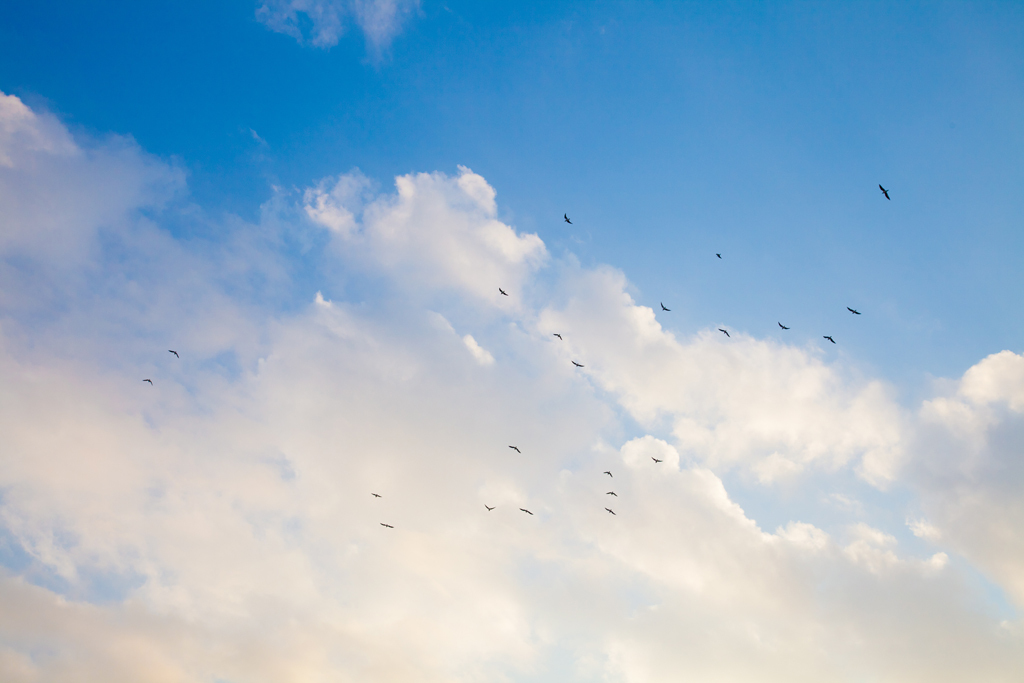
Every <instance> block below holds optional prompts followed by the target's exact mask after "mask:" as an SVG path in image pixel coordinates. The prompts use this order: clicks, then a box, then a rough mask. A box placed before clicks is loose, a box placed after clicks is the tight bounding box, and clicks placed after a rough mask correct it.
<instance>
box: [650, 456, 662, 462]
mask: <svg viewBox="0 0 1024 683" xmlns="http://www.w3.org/2000/svg"><path fill="white" fill-rule="evenodd" d="M651 460H653V461H654V462H662V461H661V460H658V459H657V458H655V457H654V456H653V455H652V456H651Z"/></svg>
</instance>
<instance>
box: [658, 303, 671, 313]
mask: <svg viewBox="0 0 1024 683" xmlns="http://www.w3.org/2000/svg"><path fill="white" fill-rule="evenodd" d="M658 303H659V304H661V302H660V301H659V302H658ZM661 310H663V311H671V310H672V309H671V308H665V304H661Z"/></svg>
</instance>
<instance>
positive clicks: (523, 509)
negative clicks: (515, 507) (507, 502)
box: [519, 508, 533, 515]
mask: <svg viewBox="0 0 1024 683" xmlns="http://www.w3.org/2000/svg"><path fill="white" fill-rule="evenodd" d="M519 509H520V510H521V511H523V512H525V513H526V514H528V515H532V514H533V513H532V512H530V511H529V510H527V509H526V508H519Z"/></svg>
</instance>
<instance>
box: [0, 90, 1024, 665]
mask: <svg viewBox="0 0 1024 683" xmlns="http://www.w3.org/2000/svg"><path fill="white" fill-rule="evenodd" d="M0 101H2V102H3V108H2V109H0V118H2V121H0V137H2V139H0V151H2V152H3V155H4V156H3V158H4V159H6V160H7V161H5V162H4V164H3V165H2V166H0V201H2V202H3V209H4V212H5V215H8V213H7V212H8V211H10V214H9V215H12V216H16V220H14V221H12V222H10V223H5V224H4V225H3V228H2V229H3V231H4V232H3V235H2V238H0V275H2V277H3V283H4V291H5V294H4V298H3V299H2V300H0V303H2V308H0V532H2V536H0V540H2V554H0V558H3V565H4V567H5V568H6V569H5V570H4V573H3V575H2V576H0V678H3V680H5V681H7V680H9V681H17V682H19V683H20V682H23V681H24V682H33V683H35V682H39V681H55V682H58V683H59V682H62V681H82V680H88V681H104V682H105V683H110V682H113V683H117V682H118V681H136V680H140V679H142V678H145V679H146V680H153V681H175V682H177V681H188V682H192V681H195V682H199V681H204V682H205V681H216V680H226V681H255V682H260V681H267V682H270V681H275V682H279V681H328V680H330V681H337V680H342V681H367V680H373V681H407V680H417V681H453V680H457V681H485V680H486V681H493V680H530V679H537V678H543V676H545V675H547V676H548V677H549V678H557V679H558V680H578V681H589V680H611V681H628V682H631V683H633V682H637V683H639V682H646V681H652V682H653V681H665V680H681V679H685V680H701V681H731V682H735V681H758V682H761V681H786V682H792V681H808V682H810V681H815V682H817V681H822V680H835V681H842V680H849V681H856V680H865V679H870V680H876V681H893V682H895V681H901V682H902V681H951V682H952V681H962V680H986V681H1014V680H1016V678H1017V677H1018V675H1019V664H1020V661H1021V659H1022V656H1024V630H1022V623H1021V621H1020V619H1019V618H1018V617H1014V618H1006V617H1005V616H1000V615H999V614H998V613H997V607H994V606H993V605H992V604H991V602H990V601H989V597H988V595H987V594H985V593H984V592H983V591H981V590H979V589H978V587H977V582H976V580H975V578H974V574H973V573H972V572H975V571H977V572H980V573H981V574H983V575H985V576H987V577H989V578H990V579H991V580H992V581H994V582H995V584H996V585H997V586H999V587H1001V588H1002V589H1003V590H1005V591H1006V594H1007V595H1008V596H1010V598H1011V599H1012V600H1014V601H1015V603H1016V605H1017V606H1018V607H1020V606H1022V605H1024V587H1022V585H1021V584H1020V582H1019V579H1020V577H1021V576H1024V549H1022V543H1021V537H1020V534H1019V529H1020V527H1021V523H1022V522H1024V514H1022V508H1021V504H1020V495H1019V492H1020V490H1021V484H1022V483H1024V482H1022V471H1021V469H1020V465H1019V457H1018V456H1019V451H1020V445H1021V443H1024V441H1022V438H1021V437H1022V436H1024V434H1022V431H1021V424H1022V423H1021V413H1022V411H1024V358H1022V357H1021V356H1019V355H1016V354H1013V353H1010V352H1003V353H1001V354H996V355H994V356H991V357H989V358H987V359H984V360H982V361H981V362H979V363H978V364H977V365H976V366H975V367H973V368H971V369H970V370H969V371H968V372H967V373H966V374H965V375H964V377H963V378H962V379H959V380H954V381H948V382H946V383H944V384H942V385H941V386H939V387H938V388H937V390H936V393H935V396H934V397H933V398H932V399H931V400H929V401H926V402H925V403H924V404H923V405H921V406H914V407H910V408H901V407H900V406H899V405H898V404H897V403H896V402H895V400H894V399H893V398H892V396H891V392H890V390H889V389H888V388H887V386H886V384H885V383H884V382H883V381H880V380H877V379H872V378H863V377H860V376H858V374H857V373H856V371H855V368H849V367H843V366H840V365H836V364H831V363H828V362H826V361H824V360H823V359H822V356H821V355H820V354H819V353H818V352H817V351H816V350H815V349H814V348H800V347H792V346H785V345H779V344H777V343H774V342H769V341H766V340H761V339H756V338H752V337H749V336H747V335H744V334H742V333H737V334H733V337H732V338H731V339H726V338H725V337H724V335H721V334H720V333H718V332H717V331H714V330H707V331H702V332H698V333H696V334H694V335H691V336H687V337H682V336H677V335H675V334H673V333H671V332H669V331H667V330H665V329H664V328H662V326H661V325H660V324H659V323H658V320H657V317H656V316H655V314H654V312H653V311H652V310H650V309H649V308H647V307H644V306H640V305H637V304H636V302H635V301H634V300H633V299H632V298H631V296H630V295H629V293H628V283H627V281H626V278H625V276H624V275H623V274H622V273H621V272H619V271H617V270H615V269H613V268H611V267H598V268H584V267H581V266H580V265H579V264H577V263H575V262H574V260H573V259H572V258H571V257H569V256H567V257H564V258H553V257H552V256H551V255H550V254H549V253H548V252H547V250H546V248H545V245H544V244H543V242H542V241H541V240H540V239H539V238H538V237H537V236H536V235H530V234H524V233H521V232H520V231H518V230H516V228H515V227H514V226H511V225H508V224H506V223H505V222H503V221H502V220H501V219H500V217H499V211H498V207H497V204H496V196H495V191H494V189H493V188H491V187H490V186H489V185H488V184H487V182H486V181H485V179H484V178H482V177H481V176H479V175H477V174H475V173H473V172H472V171H470V170H469V169H459V170H458V172H457V173H456V174H454V175H447V174H444V173H439V172H436V173H430V174H411V175H408V176H402V177H400V178H398V179H396V184H395V189H394V190H393V191H392V190H385V191H377V190H374V188H373V186H372V184H371V183H370V182H369V181H368V180H367V179H365V178H363V177H362V176H361V175H359V174H358V173H351V174H347V175H342V176H337V177H334V178H328V179H324V180H323V181H322V182H320V183H318V184H315V185H314V186H312V187H310V188H308V190H307V191H305V192H304V193H302V194H301V196H300V197H298V198H296V199H295V201H293V200H292V199H290V198H289V197H287V196H282V197H278V198H277V199H275V200H274V201H273V202H271V203H270V204H268V206H267V207H266V211H265V214H264V219H263V220H262V222H260V223H259V224H256V225H247V224H244V223H242V222H241V221H236V222H234V223H231V222H230V221H229V223H228V224H227V225H224V226H222V228H223V230H224V232H225V233H226V234H227V235H228V237H227V238H226V241H225V242H224V243H218V244H210V243H203V242H201V241H198V240H194V241H185V240H180V239H175V238H174V237H173V236H172V235H171V234H170V233H168V232H167V231H166V230H165V229H163V228H162V227H161V220H162V216H163V215H164V213H166V212H176V214H175V220H201V216H200V217H196V216H199V214H197V213H196V212H195V209H194V207H188V206H185V205H180V206H179V205H178V204H175V203H174V201H175V200H174V198H175V197H177V196H179V195H180V194H181V193H182V192H183V189H184V188H183V185H182V180H181V176H180V174H179V173H178V172H177V171H176V170H175V169H174V168H173V167H170V166H168V165H166V164H163V163H161V162H160V161H158V160H154V159H152V158H151V157H148V156H147V155H145V154H144V153H143V152H142V151H140V150H138V149H137V148H136V147H135V146H133V145H131V144H130V143H127V142H125V141H118V140H112V141H107V142H102V143H99V144H97V145H93V146H90V147H88V148H86V146H85V145H83V144H82V143H80V142H76V141H74V140H72V138H71V137H70V136H69V135H68V133H67V131H66V130H65V129H64V128H63V127H62V126H61V125H60V123H59V122H57V121H55V120H54V119H52V117H47V116H44V115H39V114H37V113H33V112H31V111H30V110H28V109H27V108H25V107H24V106H23V105H22V104H21V103H20V101H18V100H17V98H10V97H7V98H5V99H3V100H0ZM57 157H60V158H61V159H64V160H65V161H62V162H61V163H59V164H58V163H56V162H54V161H53V159H55V158H57ZM97 184H103V185H104V186H110V187H111V191H110V192H108V193H95V192H94V191H92V190H91V188H93V187H95V186H96V185H97ZM19 197H41V198H42V199H40V200H39V201H29V200H28V199H19ZM169 202H170V203H169ZM162 212H164V213H162ZM190 217H191V218H190ZM43 234H48V235H60V236H61V238H60V240H52V239H44V238H43V237H41V235H43ZM290 240H300V241H302V242H303V244H306V245H312V246H309V249H307V250H306V251H302V250H297V251H296V253H299V255H298V256H296V255H294V253H292V252H291V251H288V250H287V249H283V248H282V245H287V244H289V243H290ZM318 240H319V241H318ZM62 242H70V243H73V244H74V245H76V246H75V248H74V249H68V248H67V247H65V246H64V245H63V244H61V243H62ZM289 254H291V255H289ZM302 254H306V256H302ZM310 254H316V256H315V258H322V259H324V260H325V261H327V262H329V263H332V264H335V267H334V270H331V269H329V268H328V269H325V270H324V271H323V272H324V273H327V274H326V275H324V276H323V277H322V278H321V281H320V282H319V283H318V284H317V285H316V286H315V287H313V288H312V289H311V290H310V291H308V292H306V293H304V294H303V299H302V301H301V302H299V303H298V304H295V305H291V304H289V305H287V306H283V305H282V306H278V305H275V304H273V302H269V303H268V302H267V300H265V299H264V297H263V296H262V293H263V292H264V291H265V288H266V283H267V282H272V283H275V285H274V287H273V288H272V289H274V290H281V289H288V288H289V287H292V286H294V283H295V277H293V275H292V273H295V272H298V271H301V270H303V269H304V267H305V266H307V265H308V263H307V262H305V261H302V262H295V260H296V259H302V258H310V259H311V258H314V256H310ZM332 272H336V273H337V272H342V273H344V278H342V277H341V276H332V275H330V273H332ZM26 278H27V279H26ZM353 281H369V282H373V283H380V286H379V287H378V286H374V287H363V288H362V289H360V288H358V287H354V286H353V285H352V283H353ZM68 283H78V284H79V285H81V286H70V285H69V284H68ZM498 287H501V288H502V289H504V290H505V291H506V292H508V294H509V296H502V295H501V294H500V293H499V292H498ZM347 288H351V289H352V290H353V291H359V292H360V295H359V296H358V297H355V296H353V297H351V298H350V297H348V296H346V292H347V291H349V289H347ZM43 290H45V291H46V292H49V294H47V295H45V296H43V295H41V294H39V291H43ZM367 292H369V293H367ZM554 332H558V333H559V334H561V335H562V336H563V340H559V339H558V338H556V337H554V336H553V333H554ZM168 348H173V349H175V350H176V351H178V353H179V354H180V358H176V357H175V356H173V355H171V354H170V353H168V352H167V349H168ZM571 360H576V361H577V362H580V363H582V364H583V365H584V367H583V368H582V369H579V368H576V367H574V366H573V365H572V364H571V362H570V361H571ZM143 378H150V379H152V380H153V385H152V386H150V385H148V384H145V383H143V382H142V381H141V380H142V379H143ZM637 425H639V427H637ZM637 429H639V430H640V431H639V432H637ZM510 445H514V446H517V447H518V448H519V450H520V451H521V452H516V451H514V450H512V449H510V448H509V446H510ZM655 458H656V459H657V460H660V461H661V462H657V463H656V462H654V459H655ZM605 470H608V471H610V472H612V474H613V476H612V477H609V476H607V475H605V474H603V473H602V472H603V471H605ZM731 472H739V473H740V474H741V475H743V476H745V477H747V478H749V480H750V481H751V482H754V483H755V485H761V486H764V487H768V488H770V487H772V486H775V485H778V484H779V483H780V482H788V484H787V485H791V486H796V487H800V486H803V485H805V482H806V481H808V477H811V476H812V475H813V476H814V477H817V481H821V480H822V478H825V480H828V478H829V477H837V478H838V477H844V476H849V475H850V474H851V473H852V474H853V475H854V476H855V477H859V478H860V480H862V481H864V482H866V485H871V486H875V487H877V488H878V493H877V495H878V496H883V497H884V496H886V495H888V494H887V493H886V491H887V490H889V489H892V488H894V487H900V488H901V490H902V491H904V492H906V491H913V492H915V493H914V495H915V496H916V497H915V500H914V509H913V510H908V511H907V513H908V514H907V516H908V517H912V519H911V520H910V524H911V525H912V529H913V530H914V533H915V534H917V536H918V537H920V538H921V539H925V540H923V541H921V543H923V544H925V546H926V547H927V550H926V551H924V552H922V551H920V550H919V549H918V550H914V549H911V548H905V547H903V546H901V543H900V541H899V540H898V538H897V536H898V533H899V531H900V530H898V529H892V528H877V526H872V525H870V524H868V523H866V522H864V521H862V520H859V519H857V518H856V516H855V515H851V516H850V517H849V519H848V523H847V524H846V525H845V526H839V527H834V528H831V529H828V530H826V528H825V525H824V524H823V523H821V522H820V521H819V520H816V519H813V518H800V519H791V520H789V521H787V522H786V523H784V524H781V525H778V527H777V528H774V529H766V528H763V527H764V525H763V524H762V523H759V521H758V520H757V519H755V518H754V517H752V515H751V513H750V512H749V511H747V510H744V509H743V507H741V506H740V505H739V504H738V503H737V502H736V500H735V499H734V497H733V496H732V495H731V494H730V491H729V490H728V488H727V485H726V483H725V478H726V477H727V475H728V474H729V473H731ZM609 491H613V492H614V493H615V494H616V495H614V496H612V495H609V494H608V492H609ZM372 493H378V494H380V495H381V497H380V498H375V497H373V496H372V495H371V494H372ZM904 495H905V494H904ZM890 504H891V505H892V506H893V508H894V509H901V508H900V506H901V505H903V503H902V502H901V500H900V499H899V497H898V496H894V497H893V499H892V501H891V503H890ZM484 505H488V506H493V507H494V508H495V509H494V510H493V511H491V512H488V511H487V510H486V509H485V508H484ZM850 507H851V509H852V508H853V507H855V506H854V505H853V504H851V505H850ZM520 508H525V509H527V510H530V512H532V513H533V514H532V515H528V514H526V513H524V512H521V511H520ZM606 508H608V509H611V510H612V511H613V512H614V514H611V513H610V512H608V511H607V510H606ZM911 512H913V515H911V514H910V513H911ZM381 523H387V524H390V525H392V526H393V527H394V528H393V529H389V528H386V527H383V526H381ZM772 526H775V525H772ZM908 535H909V534H908ZM911 540H916V539H913V538H912V537H911ZM556 672H557V673H556Z"/></svg>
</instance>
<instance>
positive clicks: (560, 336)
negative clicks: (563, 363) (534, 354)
mask: <svg viewBox="0 0 1024 683" xmlns="http://www.w3.org/2000/svg"><path fill="white" fill-rule="evenodd" d="M551 336H552V337H558V338H559V339H562V335H560V334H558V333H557V332H552V333H551ZM562 341H565V340H564V339H563V340H562Z"/></svg>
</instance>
